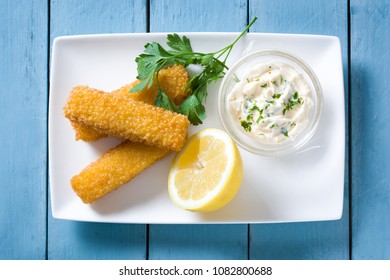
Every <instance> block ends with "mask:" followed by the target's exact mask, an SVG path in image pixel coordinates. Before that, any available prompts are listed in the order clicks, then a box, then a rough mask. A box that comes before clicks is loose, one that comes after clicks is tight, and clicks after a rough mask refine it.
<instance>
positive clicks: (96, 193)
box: [71, 141, 170, 203]
mask: <svg viewBox="0 0 390 280" xmlns="http://www.w3.org/2000/svg"><path fill="white" fill-rule="evenodd" d="M169 153H170V151H169V150H167V149H161V148H157V147H153V146H147V145H144V144H142V143H134V142H129V141H125V142H123V143H121V144H119V145H118V146H116V147H115V148H113V149H111V150H109V151H108V152H106V153H105V154H103V155H102V156H101V157H100V158H99V159H98V160H96V161H95V162H93V163H91V164H90V165H88V166H87V167H86V168H85V169H84V170H83V171H81V173H80V174H78V175H76V176H74V177H73V178H72V180H71V185H72V188H73V190H74V191H75V192H76V194H77V195H78V196H79V197H80V198H81V200H82V201H83V202H84V203H93V202H94V201H95V200H97V199H99V198H101V197H103V196H104V195H106V194H108V193H110V192H112V191H113V190H116V189H117V188H119V187H120V186H121V185H123V184H125V183H127V182H129V181H130V180H131V179H132V178H134V177H135V176H136V175H137V174H139V173H141V172H142V171H144V170H145V169H147V168H148V167H150V166H151V165H152V164H153V163H155V162H156V161H158V160H160V159H162V158H164V157H165V156H167V155H168V154H169Z"/></svg>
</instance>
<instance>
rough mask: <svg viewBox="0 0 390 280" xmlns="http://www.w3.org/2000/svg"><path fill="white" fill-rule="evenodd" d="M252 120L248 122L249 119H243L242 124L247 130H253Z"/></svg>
mask: <svg viewBox="0 0 390 280" xmlns="http://www.w3.org/2000/svg"><path fill="white" fill-rule="evenodd" d="M251 124H252V123H251V122H247V121H241V126H242V127H243V128H244V130H245V131H247V132H251V131H252V127H251Z"/></svg>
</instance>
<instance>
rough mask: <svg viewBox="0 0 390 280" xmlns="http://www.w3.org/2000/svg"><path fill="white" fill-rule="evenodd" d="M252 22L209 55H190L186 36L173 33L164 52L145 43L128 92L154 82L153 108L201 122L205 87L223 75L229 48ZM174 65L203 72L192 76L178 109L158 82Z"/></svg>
mask: <svg viewBox="0 0 390 280" xmlns="http://www.w3.org/2000/svg"><path fill="white" fill-rule="evenodd" d="M256 20H257V17H255V18H254V19H253V20H252V21H251V23H250V24H249V25H248V26H247V27H246V28H245V29H244V30H243V31H242V32H241V33H240V35H239V36H238V37H237V38H236V39H235V40H234V41H233V42H232V43H231V44H229V45H227V46H226V47H224V48H222V49H220V50H218V51H216V52H212V53H199V52H194V51H193V50H192V47H191V43H190V40H189V39H188V38H187V37H186V36H183V37H180V36H179V35H177V34H176V33H174V34H169V35H168V36H167V45H168V46H169V47H170V49H168V50H167V49H164V48H163V47H162V46H161V45H160V44H159V43H156V42H152V43H147V44H146V45H145V49H144V53H142V54H140V55H139V56H138V57H137V58H136V59H135V61H136V63H137V71H138V75H137V79H139V80H141V82H140V83H138V84H137V85H136V86H135V87H134V88H132V89H131V90H130V92H139V91H141V90H142V89H144V88H146V87H147V88H150V87H151V86H152V85H153V83H154V81H155V80H156V81H157V85H158V88H159V90H158V95H157V99H156V102H155V104H156V106H158V107H162V108H164V109H167V110H171V111H175V112H180V113H181V114H183V115H186V116H188V119H189V121H190V122H191V123H192V124H193V125H198V124H201V123H202V120H204V119H205V118H206V112H205V108H204V106H203V103H204V102H205V99H206V97H207V85H208V84H209V83H211V82H213V81H216V80H218V79H220V78H222V77H223V76H224V75H225V70H226V69H228V67H227V66H226V60H227V58H228V56H229V55H230V52H231V51H232V49H233V46H234V45H235V44H236V43H237V41H238V40H239V39H240V38H241V37H242V36H243V35H244V34H245V33H246V32H247V31H248V29H249V28H250V27H251V26H252V24H253V23H254V22H255V21H256ZM222 56H225V58H224V59H223V61H221V60H220V58H221V57H222ZM175 63H178V64H183V65H184V66H185V67H187V66H188V65H190V64H196V65H201V66H203V71H202V72H200V73H199V74H197V75H195V76H193V77H192V78H191V80H190V81H189V82H188V84H187V86H186V88H185V91H187V90H189V89H191V94H190V96H189V97H188V98H187V99H186V100H185V101H184V102H183V104H182V105H181V106H179V107H178V106H176V105H175V104H174V103H173V102H172V101H171V100H170V99H169V97H168V95H167V94H166V93H165V92H164V91H163V90H162V89H161V87H160V85H159V83H158V74H159V71H160V70H161V69H163V68H165V67H167V66H169V65H172V64H175Z"/></svg>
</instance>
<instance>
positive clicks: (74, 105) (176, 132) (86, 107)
mask: <svg viewBox="0 0 390 280" xmlns="http://www.w3.org/2000/svg"><path fill="white" fill-rule="evenodd" d="M64 114H65V117H67V118H68V119H69V120H71V121H76V122H78V123H81V124H84V125H86V126H89V127H94V128H95V129H96V130H97V131H100V132H101V133H102V134H106V135H110V136H114V137H119V138H125V139H127V140H130V141H134V142H143V143H145V144H147V145H152V146H157V147H160V148H167V149H169V150H172V151H180V149H181V148H182V147H183V145H184V142H185V140H186V137H187V129H188V126H189V124H190V122H189V120H188V119H187V117H186V116H184V115H181V114H177V113H174V112H171V111H168V110H165V109H162V108H159V107H155V106H153V105H149V104H146V103H144V102H140V101H134V100H131V99H128V98H124V97H123V96H115V95H113V94H106V93H105V92H103V91H99V90H96V89H91V88H88V87H85V86H77V87H75V88H73V90H72V91H71V94H70V96H69V98H68V101H67V103H66V105H65V108H64Z"/></svg>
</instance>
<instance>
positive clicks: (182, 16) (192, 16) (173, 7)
mask: <svg viewBox="0 0 390 280" xmlns="http://www.w3.org/2000/svg"><path fill="white" fill-rule="evenodd" d="M246 24H247V1H246V0H229V1H224V2H223V4H222V5H221V1H220V0H197V1H188V0H185V1H184V0H150V31H151V32H213V31H216V32H223V31H224V32H237V31H241V30H242V29H244V28H245V26H246Z"/></svg>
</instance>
